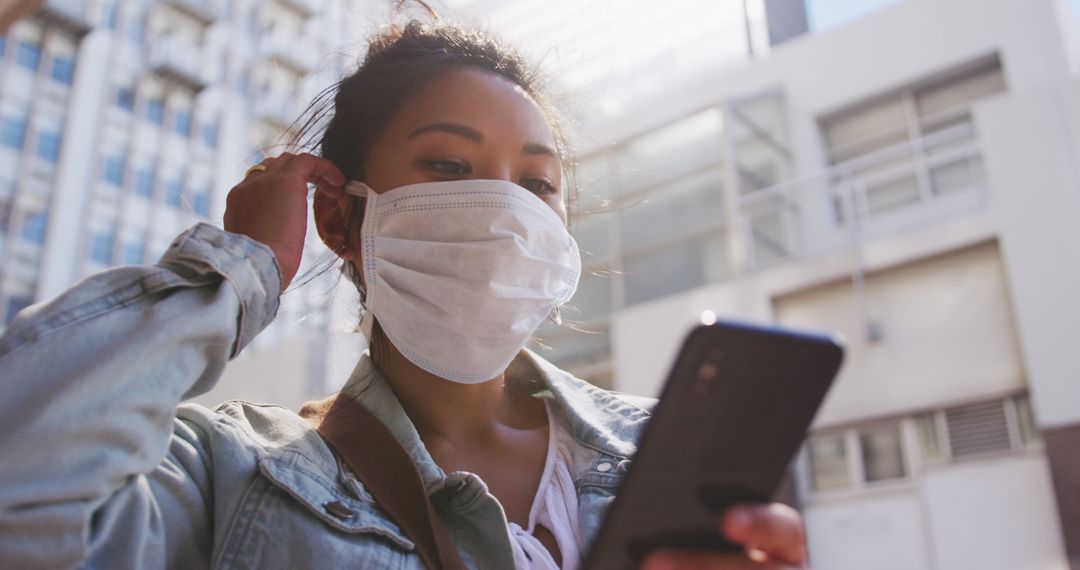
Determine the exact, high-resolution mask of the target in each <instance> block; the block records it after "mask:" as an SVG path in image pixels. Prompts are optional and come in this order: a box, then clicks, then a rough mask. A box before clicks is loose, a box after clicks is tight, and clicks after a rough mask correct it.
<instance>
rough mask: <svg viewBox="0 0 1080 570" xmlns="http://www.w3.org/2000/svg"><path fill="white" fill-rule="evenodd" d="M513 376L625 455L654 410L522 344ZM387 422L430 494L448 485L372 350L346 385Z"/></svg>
mask: <svg viewBox="0 0 1080 570" xmlns="http://www.w3.org/2000/svg"><path fill="white" fill-rule="evenodd" d="M507 373H508V374H507V375H508V378H509V381H510V382H511V383H512V385H513V386H514V387H516V388H518V389H521V390H523V391H525V392H526V393H529V394H531V395H533V396H535V397H541V398H552V399H553V400H554V402H555V403H556V404H557V405H558V407H560V408H561V409H562V411H563V413H564V414H565V416H566V418H567V421H568V423H569V427H570V430H571V434H572V435H573V437H574V439H576V440H577V441H578V443H580V444H581V445H583V446H585V447H589V448H592V449H594V450H596V451H599V452H601V453H605V454H608V455H611V456H614V457H617V458H620V459H627V458H629V457H630V456H632V455H633V454H634V452H635V451H636V450H637V445H636V442H637V440H638V436H639V435H640V433H641V430H642V429H643V428H644V426H645V424H646V422H647V421H648V419H649V417H650V416H651V414H650V413H649V412H648V411H647V410H645V409H644V408H641V407H638V406H636V405H634V404H632V403H630V402H628V401H626V400H625V399H623V398H620V397H619V396H617V395H615V394H613V393H611V392H608V391H606V390H602V389H600V388H597V387H596V386H593V385H592V384H589V383H588V382H585V381H584V380H581V379H579V378H576V377H574V376H573V375H571V374H569V373H567V372H564V371H563V370H560V369H559V368H557V367H556V366H555V365H553V364H551V363H550V362H548V361H547V360H544V359H543V358H541V357H540V356H538V355H537V354H536V353H534V352H532V351H531V350H528V349H522V350H521V352H519V353H518V355H517V357H515V358H514V361H513V362H512V363H511V364H510V367H509V368H508V370H507ZM341 393H342V394H343V395H346V396H348V397H350V398H352V399H353V400H355V401H356V402H358V403H359V404H361V405H362V406H364V407H365V408H367V409H368V410H369V411H370V412H371V413H372V414H373V415H374V416H375V417H376V418H378V419H379V421H381V422H383V424H385V425H386V427H387V428H388V429H389V430H390V432H391V433H392V434H394V437H396V438H397V439H398V441H399V442H401V444H402V446H403V447H404V448H405V450H406V451H407V452H408V453H409V455H410V456H411V457H412V460H413V462H414V463H415V464H416V466H417V469H418V470H419V471H420V476H421V478H422V479H423V481H424V485H425V487H427V489H428V492H429V493H434V492H436V491H438V490H439V489H441V488H442V487H443V486H445V485H446V480H447V475H446V473H445V472H444V471H443V470H442V468H440V467H439V466H438V464H436V463H435V460H434V459H433V458H432V457H431V454H430V453H428V451H427V448H425V447H424V443H423V441H422V440H421V439H420V434H419V433H417V431H416V428H415V427H414V426H413V423H412V421H411V420H410V419H409V416H408V414H406V413H405V409H404V408H403V407H402V406H401V402H400V401H399V400H398V399H397V396H396V395H395V394H394V391H393V389H392V388H391V387H390V384H389V382H387V380H386V378H385V377H384V376H383V375H382V373H381V372H380V371H379V369H378V368H377V367H376V366H375V363H374V362H373V361H372V360H371V357H370V354H369V353H368V352H365V353H364V354H362V355H361V356H360V360H359V362H357V364H356V367H355V368H354V369H353V372H352V375H351V376H350V377H349V380H348V382H347V383H346V384H345V386H344V387H343V388H342V389H341Z"/></svg>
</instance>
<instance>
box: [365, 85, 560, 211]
mask: <svg viewBox="0 0 1080 570" xmlns="http://www.w3.org/2000/svg"><path fill="white" fill-rule="evenodd" d="M366 173H367V180H364V182H366V183H367V185H368V186H371V188H372V189H374V190H375V191H376V192H379V193H382V192H385V191H387V190H390V189H392V188H396V187H398V186H404V185H406V184H415V183H419V182H436V181H441V180H471V179H485V180H508V181H510V182H513V183H515V184H517V185H519V186H521V187H523V188H525V189H526V190H528V191H530V192H532V193H533V194H534V195H536V196H537V197H538V198H540V199H541V200H543V201H544V203H546V204H547V205H548V206H550V207H551V209H553V210H555V212H556V213H558V214H559V216H560V217H562V218H563V220H564V221H565V220H566V207H565V204H564V201H563V195H562V163H561V161H560V160H559V158H558V154H557V153H556V151H555V137H554V135H553V134H552V130H551V127H550V125H549V124H548V121H547V119H546V118H545V116H544V114H543V112H541V110H540V108H539V107H538V106H537V105H536V103H535V102H534V101H533V100H532V99H531V98H530V97H529V96H528V94H526V93H525V91H524V90H522V89H521V87H519V86H517V85H516V84H514V83H513V82H511V81H510V80H508V79H505V78H503V77H501V76H499V75H495V74H493V73H489V72H486V71H483V70H480V69H475V68H463V69H459V70H454V71H451V72H448V73H446V74H443V75H442V76H440V77H438V78H437V79H435V80H433V81H432V82H430V83H428V84H427V85H425V86H424V88H423V89H421V90H420V91H419V92H417V93H416V94H414V95H412V96H410V97H409V98H408V99H407V100H406V101H405V102H404V103H403V104H402V105H401V106H400V107H399V108H398V109H397V111H396V112H395V113H394V115H393V116H392V117H391V118H390V121H389V122H388V123H387V125H386V128H385V129H384V130H383V132H382V134H381V135H380V136H379V137H378V138H376V139H375V141H374V144H373V145H372V147H371V151H370V153H369V155H368V158H367V161H366Z"/></svg>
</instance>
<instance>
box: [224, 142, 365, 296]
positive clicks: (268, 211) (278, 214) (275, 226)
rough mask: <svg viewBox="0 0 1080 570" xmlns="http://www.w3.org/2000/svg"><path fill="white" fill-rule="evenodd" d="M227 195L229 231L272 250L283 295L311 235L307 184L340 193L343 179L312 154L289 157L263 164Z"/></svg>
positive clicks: (298, 265) (330, 166) (226, 224)
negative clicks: (308, 224) (258, 242)
mask: <svg viewBox="0 0 1080 570" xmlns="http://www.w3.org/2000/svg"><path fill="white" fill-rule="evenodd" d="M260 165H262V166H264V167H265V169H252V170H249V171H248V174H247V175H246V176H245V177H244V179H243V180H242V181H240V183H239V184H237V185H236V186H234V187H233V189H232V190H230V191H229V196H228V198H227V199H226V201H225V230H226V231H229V232H233V233H238V234H244V235H246V236H248V237H250V238H252V239H254V240H257V241H260V242H262V243H264V244H266V245H267V246H269V247H270V249H271V250H273V252H274V257H275V258H277V263H278V269H280V270H281V290H282V291H284V290H285V289H286V288H287V287H288V286H289V283H291V282H292V280H293V277H294V276H295V275H296V272H297V270H299V268H300V258H301V256H302V255H303V252H304V238H305V236H306V235H307V220H308V213H307V204H308V202H307V192H308V186H307V185H308V184H309V183H311V184H315V185H316V187H317V189H316V192H328V193H330V194H334V195H337V194H340V193H341V192H343V191H344V190H343V188H344V186H345V182H346V180H345V175H344V174H342V173H341V171H340V170H338V168H337V167H336V166H334V163H332V162H330V161H329V160H326V159H323V158H318V157H316V156H313V155H310V154H306V153H305V154H299V155H297V154H291V153H285V154H282V155H280V156H275V157H270V158H267V159H266V160H263V161H262V162H261V163H260Z"/></svg>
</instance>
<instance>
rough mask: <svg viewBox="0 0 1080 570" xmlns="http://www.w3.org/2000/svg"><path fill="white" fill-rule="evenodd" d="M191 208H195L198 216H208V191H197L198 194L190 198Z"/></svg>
mask: <svg viewBox="0 0 1080 570" xmlns="http://www.w3.org/2000/svg"><path fill="white" fill-rule="evenodd" d="M191 208H192V209H193V210H195V213H196V214H198V215H200V216H202V217H204V218H205V217H207V216H209V215H210V192H209V191H203V192H199V193H198V194H196V195H195V197H194V198H193V199H192V205H191Z"/></svg>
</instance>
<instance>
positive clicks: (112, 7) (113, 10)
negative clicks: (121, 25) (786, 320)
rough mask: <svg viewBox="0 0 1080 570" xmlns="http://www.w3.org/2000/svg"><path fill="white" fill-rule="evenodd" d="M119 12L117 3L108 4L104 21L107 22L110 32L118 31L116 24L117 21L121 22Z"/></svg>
mask: <svg viewBox="0 0 1080 570" xmlns="http://www.w3.org/2000/svg"><path fill="white" fill-rule="evenodd" d="M118 12H119V10H117V7H116V3H115V2H108V3H106V5H105V14H104V16H105V17H104V20H105V26H106V27H107V28H109V29H110V30H115V29H116V23H117V20H119V18H118Z"/></svg>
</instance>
